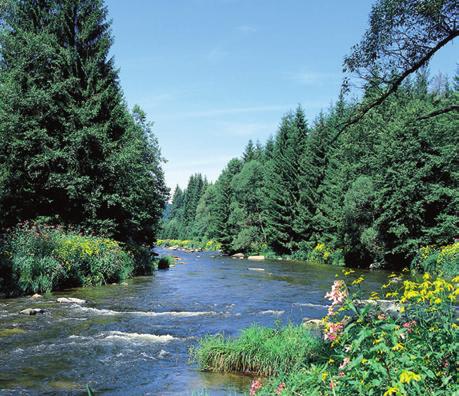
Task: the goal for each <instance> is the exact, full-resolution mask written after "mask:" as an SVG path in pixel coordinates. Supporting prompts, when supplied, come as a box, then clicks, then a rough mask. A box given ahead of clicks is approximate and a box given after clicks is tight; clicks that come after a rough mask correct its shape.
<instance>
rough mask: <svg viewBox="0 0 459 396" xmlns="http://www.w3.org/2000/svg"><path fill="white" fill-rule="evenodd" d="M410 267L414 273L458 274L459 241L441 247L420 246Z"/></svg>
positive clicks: (448, 275)
mask: <svg viewBox="0 0 459 396" xmlns="http://www.w3.org/2000/svg"><path fill="white" fill-rule="evenodd" d="M411 269H412V271H413V272H415V273H421V274H423V273H429V274H432V275H440V276H444V277H447V278H452V277H453V276H456V275H458V274H459V242H455V243H453V244H451V245H446V246H441V247H435V246H424V247H422V248H421V249H419V252H418V254H417V256H416V257H415V258H414V260H413V262H412V263H411Z"/></svg>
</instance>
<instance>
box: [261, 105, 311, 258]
mask: <svg viewBox="0 0 459 396" xmlns="http://www.w3.org/2000/svg"><path fill="white" fill-rule="evenodd" d="M307 133H308V131H307V124H306V120H305V117H304V112H303V110H302V109H301V108H300V107H299V108H298V109H297V110H296V112H295V114H288V115H286V116H285V117H284V118H283V120H282V123H281V125H280V128H279V131H278V133H277V135H276V140H275V143H274V150H273V156H272V159H271V160H270V161H269V165H268V170H267V177H266V182H265V186H266V187H265V192H266V204H265V205H266V206H265V207H266V223H267V227H266V232H267V236H268V240H269V241H270V244H271V246H272V248H273V249H274V250H275V251H276V252H278V253H291V252H292V251H293V250H294V249H296V247H297V243H298V242H299V241H301V234H300V233H299V232H298V228H297V227H295V221H296V219H297V217H298V213H299V210H300V206H299V205H300V188H301V187H300V177H301V175H300V172H301V166H300V165H301V159H302V157H303V156H304V154H305V147H306V139H307Z"/></svg>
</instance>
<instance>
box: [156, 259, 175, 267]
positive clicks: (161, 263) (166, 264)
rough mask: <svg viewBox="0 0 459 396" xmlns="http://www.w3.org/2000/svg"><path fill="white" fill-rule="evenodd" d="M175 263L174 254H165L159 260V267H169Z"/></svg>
mask: <svg viewBox="0 0 459 396" xmlns="http://www.w3.org/2000/svg"><path fill="white" fill-rule="evenodd" d="M174 264H175V259H174V258H173V257H172V256H163V257H161V258H160V259H159V260H158V269H168V268H169V267H170V266H172V265H174Z"/></svg>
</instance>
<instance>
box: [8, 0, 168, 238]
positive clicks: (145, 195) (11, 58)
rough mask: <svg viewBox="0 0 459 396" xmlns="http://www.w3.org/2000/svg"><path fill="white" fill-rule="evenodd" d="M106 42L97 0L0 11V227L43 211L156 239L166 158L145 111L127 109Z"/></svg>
mask: <svg viewBox="0 0 459 396" xmlns="http://www.w3.org/2000/svg"><path fill="white" fill-rule="evenodd" d="M111 43H112V37H111V34H110V23H109V22H108V20H107V9H106V7H105V6H104V5H103V2H102V0H95V1H92V0H62V1H57V0H55V1H53V0H49V1H39V2H37V1H33V0H21V1H19V0H16V1H11V2H10V6H9V7H8V8H7V10H6V11H5V12H4V15H2V26H1V32H0V52H1V57H0V59H1V60H0V86H1V89H0V140H1V141H2V142H5V144H2V147H1V148H0V162H1V164H2V167H3V169H4V171H3V172H2V176H1V183H2V187H1V188H0V193H1V194H2V195H1V196H0V208H1V209H2V211H4V213H5V215H4V216H2V223H3V224H2V227H6V226H12V225H14V224H16V223H17V222H18V221H21V220H28V219H37V218H44V219H46V220H47V221H51V222H55V223H63V224H70V225H74V226H79V227H82V228H84V229H87V230H91V231H94V232H97V233H101V234H106V235H110V236H113V237H116V238H118V239H120V240H125V241H128V242H135V243H144V242H146V243H151V242H152V241H153V240H154V239H155V233H156V231H157V225H158V222H159V219H160V217H161V211H162V208H163V206H164V202H165V199H166V197H167V194H168V192H167V189H166V187H165V185H164V176H163V173H162V169H161V162H162V159H161V156H160V153H159V149H158V146H157V142H156V141H155V139H154V137H153V135H152V134H151V126H150V125H148V123H147V122H146V120H145V115H144V114H143V113H142V112H141V111H140V109H136V111H135V114H134V116H135V118H136V119H135V120H134V117H133V115H131V114H130V113H129V111H128V110H127V107H126V104H125V102H124V99H123V95H122V91H121V88H120V86H119V81H118V72H117V70H116V69H115V67H114V63H113V59H111V58H110V57H109V51H110V46H111Z"/></svg>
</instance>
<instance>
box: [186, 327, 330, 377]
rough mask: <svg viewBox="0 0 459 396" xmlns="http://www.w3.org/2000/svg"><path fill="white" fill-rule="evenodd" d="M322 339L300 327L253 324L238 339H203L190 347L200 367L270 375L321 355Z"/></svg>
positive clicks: (218, 337)
mask: <svg viewBox="0 0 459 396" xmlns="http://www.w3.org/2000/svg"><path fill="white" fill-rule="evenodd" d="M322 351H323V342H322V340H320V339H319V338H318V337H316V336H314V335H312V334H311V333H310V332H309V331H308V330H307V329H305V328H304V327H303V326H294V325H288V326H286V327H284V328H281V329H278V328H276V329H270V328H265V327H260V326H257V325H254V326H252V327H249V328H248V329H246V330H244V331H243V332H242V333H241V335H240V336H239V337H238V338H235V339H230V338H225V337H223V336H222V335H218V336H209V337H205V338H203V339H202V340H201V341H200V343H199V345H198V347H196V348H193V349H192V350H191V358H192V360H194V361H196V362H197V363H198V365H199V367H200V368H201V369H202V370H207V371H216V372H240V373H250V374H255V375H263V376H270V375H274V374H280V373H285V372H290V371H291V370H294V369H295V368H299V367H301V366H302V365H304V364H305V363H308V362H310V361H313V360H314V361H315V360H317V359H319V357H320V356H322Z"/></svg>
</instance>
